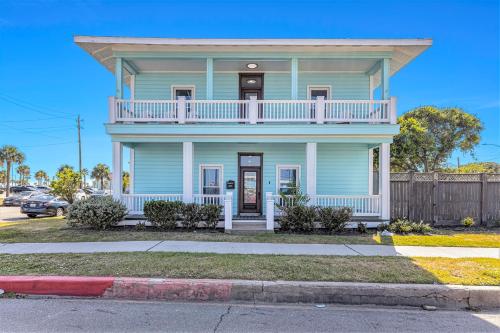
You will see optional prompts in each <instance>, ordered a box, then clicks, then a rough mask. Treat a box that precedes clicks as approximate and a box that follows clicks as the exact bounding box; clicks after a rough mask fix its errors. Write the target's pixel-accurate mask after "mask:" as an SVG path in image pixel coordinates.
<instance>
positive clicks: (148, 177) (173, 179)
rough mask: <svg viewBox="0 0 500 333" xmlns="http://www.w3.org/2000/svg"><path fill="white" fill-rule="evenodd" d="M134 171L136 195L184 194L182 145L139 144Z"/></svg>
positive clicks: (136, 150)
mask: <svg viewBox="0 0 500 333" xmlns="http://www.w3.org/2000/svg"><path fill="white" fill-rule="evenodd" d="M134 171H135V174H134V177H135V181H134V191H135V193H138V194H141V193H146V194H147V193H150V194H176V193H182V144H181V143H140V144H137V145H136V146H135V170H134Z"/></svg>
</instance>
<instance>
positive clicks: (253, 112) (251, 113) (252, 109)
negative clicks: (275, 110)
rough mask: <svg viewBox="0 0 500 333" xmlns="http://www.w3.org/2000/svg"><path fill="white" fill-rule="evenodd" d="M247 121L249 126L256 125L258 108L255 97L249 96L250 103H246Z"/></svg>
mask: <svg viewBox="0 0 500 333" xmlns="http://www.w3.org/2000/svg"><path fill="white" fill-rule="evenodd" d="M248 103H249V104H248V120H249V121H250V124H252V125H255V124H257V118H258V113H259V112H258V111H259V106H258V104H257V97H256V96H250V102H248Z"/></svg>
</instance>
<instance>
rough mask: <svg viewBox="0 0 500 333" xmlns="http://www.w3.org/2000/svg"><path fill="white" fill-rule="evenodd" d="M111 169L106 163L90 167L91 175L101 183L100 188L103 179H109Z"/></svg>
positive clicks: (102, 186) (102, 185) (102, 184)
mask: <svg viewBox="0 0 500 333" xmlns="http://www.w3.org/2000/svg"><path fill="white" fill-rule="evenodd" d="M110 175H111V171H110V170H109V167H108V166H107V165H106V164H103V163H99V164H97V165H96V166H95V167H94V169H92V174H91V177H92V178H95V179H96V180H98V181H99V182H100V184H101V190H102V189H103V188H104V180H105V179H107V180H110Z"/></svg>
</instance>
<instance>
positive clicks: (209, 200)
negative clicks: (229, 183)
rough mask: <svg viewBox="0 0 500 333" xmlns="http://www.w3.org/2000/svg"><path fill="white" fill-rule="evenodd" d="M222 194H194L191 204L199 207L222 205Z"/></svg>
mask: <svg viewBox="0 0 500 333" xmlns="http://www.w3.org/2000/svg"><path fill="white" fill-rule="evenodd" d="M224 198H225V195H224V194H194V195H193V202H194V203H197V204H199V205H220V206H223V205H224Z"/></svg>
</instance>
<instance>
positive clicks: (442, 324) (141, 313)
mask: <svg viewBox="0 0 500 333" xmlns="http://www.w3.org/2000/svg"><path fill="white" fill-rule="evenodd" d="M0 323H1V328H0V330H1V331H4V332H34V331H37V332H49V331H50V332H54V331H58V332H62V331H64V332H76V331H78V332H89V331H92V332H110V331H111V332H139V331H140V332H157V331H163V332H179V331H182V332H347V331H349V332H396V331H397V332H440V333H444V332H498V331H499V330H500V312H478V313H475V312H465V311H424V310H421V309H415V308H383V307H354V306H352V307H351V306H340V305H339V306H336V305H327V306H326V307H324V308H321V307H317V306H315V305H253V304H221V303H218V304H216V303H172V302H146V301H143V302H138V301H114V300H99V299H62V298H60V299H1V300H0Z"/></svg>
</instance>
